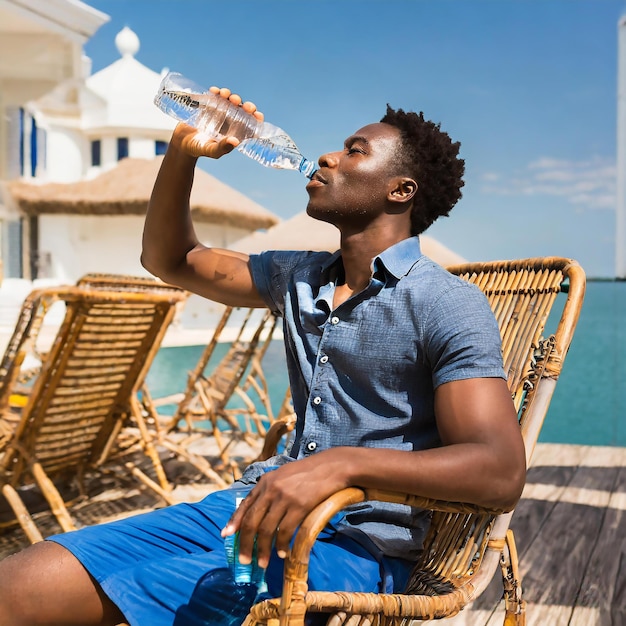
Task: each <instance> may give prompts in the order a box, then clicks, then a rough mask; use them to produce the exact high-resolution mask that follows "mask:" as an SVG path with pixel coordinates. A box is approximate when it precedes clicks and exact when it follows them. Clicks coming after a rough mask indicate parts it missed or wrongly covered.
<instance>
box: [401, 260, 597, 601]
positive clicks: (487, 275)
mask: <svg viewBox="0 0 626 626" xmlns="http://www.w3.org/2000/svg"><path fill="white" fill-rule="evenodd" d="M448 269H449V270H450V271H451V272H452V273H454V274H457V275H458V276H460V277H462V278H463V279H465V280H467V281H469V282H471V283H474V284H476V285H477V286H478V287H480V289H481V290H482V291H483V292H484V293H485V295H486V296H487V299H488V300H489V304H490V305H491V308H492V310H493V312H494V314H495V316H496V319H497V321H498V325H499V327H500V332H501V335H502V345H503V348H502V349H503V358H504V366H505V371H506V372H507V375H508V384H509V388H510V390H511V394H512V396H513V400H514V403H515V407H516V409H517V411H518V417H519V420H520V426H521V429H522V434H523V437H524V443H525V446H526V458H527V462H530V458H531V456H532V453H533V450H534V448H535V444H536V443H537V438H538V436H539V432H540V430H541V427H542V425H543V422H544V419H545V417H546V413H547V410H548V406H549V404H550V400H551V398H552V394H553V392H554V388H555V386H556V382H557V380H558V378H559V375H560V372H561V368H562V365H563V361H564V359H565V356H566V354H567V352H568V350H569V347H570V343H571V341H572V337H573V334H574V330H575V328H576V324H577V322H578V317H579V313H580V310H581V307H582V302H583V298H584V293H585V274H584V272H583V270H582V268H581V267H580V266H579V265H578V263H576V262H575V261H572V260H571V259H563V258H558V257H549V258H535V259H523V260H517V261H498V262H491V263H467V264H463V265H458V266H454V267H450V268H448ZM559 294H563V295H561V296H559ZM558 297H561V298H564V302H563V306H562V309H561V311H560V314H559V311H558V308H557V309H555V310H554V311H553V317H556V318H557V319H558V324H557V326H556V330H555V331H554V333H553V334H551V335H550V336H548V337H546V338H544V336H543V335H544V330H545V327H546V323H547V321H548V317H549V315H550V313H551V311H552V309H553V306H554V304H555V302H556V300H557V298H558ZM440 509H445V507H440ZM453 509H454V507H451V510H449V511H445V510H438V511H435V512H434V514H433V520H432V523H431V527H430V531H429V534H428V537H427V539H426V542H425V549H424V553H423V557H422V559H421V561H420V562H419V563H418V565H417V567H416V569H415V577H414V579H413V580H412V582H411V583H410V588H409V590H410V592H411V593H421V594H432V593H433V591H435V590H436V589H438V588H439V589H440V590H441V585H444V587H445V585H446V584H451V585H452V586H454V587H458V586H461V585H462V584H463V583H464V582H467V581H468V580H469V579H471V580H472V586H473V588H474V590H475V593H476V595H478V594H479V593H481V592H482V590H483V589H484V587H485V586H486V585H487V584H488V583H489V581H490V580H491V578H492V577H493V573H494V571H495V569H496V567H497V565H498V559H499V558H500V552H501V551H502V543H503V542H504V539H505V535H506V531H507V529H508V526H509V522H510V518H511V515H512V512H508V513H503V514H501V515H489V514H484V513H481V514H471V513H469V510H468V512H467V513H463V512H458V508H457V512H455V511H454V510H453ZM483 561H484V562H483ZM487 561H489V562H488V563H487ZM444 581H445V582H444Z"/></svg>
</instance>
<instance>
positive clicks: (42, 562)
mask: <svg viewBox="0 0 626 626" xmlns="http://www.w3.org/2000/svg"><path fill="white" fill-rule="evenodd" d="M109 616H112V617H111V621H110V623H112V624H117V623H119V622H120V621H121V619H118V620H117V621H115V618H116V617H121V614H120V613H119V611H117V608H116V607H115V606H114V605H113V604H112V603H111V602H110V601H109V600H108V598H106V596H105V595H104V594H103V593H102V590H101V589H100V588H99V587H98V586H97V585H96V584H95V582H94V581H93V580H92V579H91V577H90V575H89V574H88V572H87V571H86V570H85V569H84V568H83V566H82V565H81V564H80V562H79V561H78V560H77V559H76V558H75V557H74V556H73V555H72V554H71V553H70V552H69V551H68V550H66V549H65V548H63V547H62V546H60V545H59V544H57V543H53V542H48V541H43V542H40V543H37V544H34V545H32V546H29V547H28V548H26V549H25V550H23V551H22V552H18V553H17V554H14V555H12V556H10V557H7V558H6V559H4V560H3V561H0V624H3V625H4V624H11V626H30V625H31V624H45V623H50V624H61V623H67V624H105V623H109V622H108V621H106V620H107V619H108V618H109ZM45 620H48V622H46V621H45ZM64 620H66V621H64Z"/></svg>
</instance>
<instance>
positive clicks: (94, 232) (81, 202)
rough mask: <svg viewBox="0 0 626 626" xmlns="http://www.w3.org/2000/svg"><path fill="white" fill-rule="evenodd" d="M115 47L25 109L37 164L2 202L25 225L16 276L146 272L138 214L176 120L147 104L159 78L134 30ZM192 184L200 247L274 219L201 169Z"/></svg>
mask: <svg viewBox="0 0 626 626" xmlns="http://www.w3.org/2000/svg"><path fill="white" fill-rule="evenodd" d="M115 43H116V45H117V48H118V50H119V53H120V55H121V58H120V59H118V60H117V61H115V62H114V63H112V64H111V65H109V66H108V67H106V68H104V69H103V70H101V71H99V72H98V73H96V74H93V75H89V71H88V70H89V63H88V62H87V61H86V60H84V63H83V67H84V68H85V70H86V71H85V75H84V77H82V78H70V79H67V80H65V81H63V82H61V83H60V84H59V85H57V86H56V87H55V88H54V89H52V90H51V91H50V92H48V93H47V94H45V95H44V96H42V97H40V98H38V99H37V100H36V101H32V102H31V103H30V104H29V107H28V108H29V110H30V111H31V112H32V115H33V118H34V119H35V120H36V121H37V127H38V128H39V129H40V130H43V131H44V132H45V138H46V140H45V157H44V158H43V159H41V162H40V163H38V166H37V167H36V168H35V171H33V172H22V176H21V178H20V179H16V180H14V181H11V182H9V183H8V184H5V186H4V187H5V192H6V193H5V194H4V197H5V204H7V205H9V206H11V208H12V210H13V213H14V214H19V215H20V217H21V220H22V223H26V224H27V226H28V228H27V229H24V230H25V231H26V234H25V235H24V236H22V239H21V246H22V254H21V258H22V259H25V260H27V263H26V264H23V265H22V267H21V268H20V269H21V274H20V276H21V277H24V278H29V279H36V278H49V279H54V280H56V281H61V282H66V283H72V282H75V281H76V280H77V279H78V278H79V277H80V276H82V275H83V274H85V273H87V272H107V273H116V274H132V275H141V274H145V270H144V269H143V268H142V267H141V264H140V261H139V257H140V253H141V234H142V230H143V221H144V215H145V210H146V207H147V203H148V199H149V197H150V191H151V188H152V185H153V183H154V180H155V179H156V174H157V171H158V164H159V163H160V155H162V154H164V152H165V149H166V147H167V141H168V139H169V137H170V135H171V132H172V130H173V128H174V126H175V123H176V122H175V121H174V120H173V119H172V118H169V117H168V116H166V115H164V114H163V113H162V112H161V111H160V110H159V109H158V108H157V107H155V106H154V104H153V98H154V94H155V93H156V91H157V89H158V86H159V83H160V81H161V74H159V73H158V72H155V71H153V70H151V69H149V68H147V67H146V66H144V65H142V64H141V63H140V62H139V61H137V60H136V59H135V54H136V53H137V51H138V50H139V39H138V38H137V36H136V35H135V33H134V32H133V31H131V30H130V29H129V28H127V27H125V28H124V29H123V30H122V31H120V33H118V35H117V37H116V39H115ZM196 178H197V180H196V185H195V187H194V196H192V208H193V209H194V213H195V217H196V218H197V219H196V226H197V231H198V235H199V237H200V239H201V240H202V241H203V242H205V243H207V244H209V245H211V244H212V245H219V246H228V245H230V244H231V243H232V242H234V241H236V240H237V239H240V238H241V237H243V236H245V235H247V234H248V233H250V232H251V231H254V230H257V229H258V228H267V227H269V226H272V225H273V224H275V223H277V222H278V221H279V220H278V218H277V217H276V216H275V215H273V214H272V213H270V212H269V211H267V210H266V209H264V208H263V207H261V206H260V205H258V204H256V203H255V202H253V201H252V200H250V199H249V198H247V197H245V196H243V195H242V194H240V193H238V192H236V191H235V190H233V189H231V188H229V187H227V186H226V185H224V184H223V183H220V182H219V181H218V180H216V179H215V178H213V177H211V176H209V175H208V174H206V173H205V172H202V171H201V170H198V171H197V174H196ZM200 190H201V191H202V193H200ZM13 272H15V269H13ZM7 275H8V274H7Z"/></svg>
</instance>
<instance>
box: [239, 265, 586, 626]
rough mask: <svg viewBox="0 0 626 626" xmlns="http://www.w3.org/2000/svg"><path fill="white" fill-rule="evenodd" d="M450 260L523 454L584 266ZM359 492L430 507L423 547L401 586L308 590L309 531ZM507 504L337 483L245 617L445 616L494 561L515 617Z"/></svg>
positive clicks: (407, 620)
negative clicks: (494, 337) (472, 295)
mask: <svg viewBox="0 0 626 626" xmlns="http://www.w3.org/2000/svg"><path fill="white" fill-rule="evenodd" d="M449 269H450V271H451V272H453V273H454V274H457V275H459V276H461V277H462V278H464V279H465V280H468V281H470V282H472V283H475V284H476V285H478V286H479V287H480V288H481V289H482V290H483V291H484V293H485V294H486V296H487V298H488V299H489V302H490V304H491V307H492V309H493V311H494V313H495V315H496V318H497V320H498V323H499V326H500V331H501V334H502V339H503V354H504V364H505V370H506V371H507V372H508V384H509V388H510V390H511V394H512V397H513V399H514V402H515V406H516V408H517V411H518V416H519V420H520V426H521V430H522V434H523V437H524V441H525V444H526V456H527V462H529V461H530V458H531V455H532V453H533V450H534V447H535V443H536V442H537V437H538V436H539V432H540V430H541V427H542V424H543V421H544V418H545V416H546V412H547V410H548V406H549V404H550V400H551V398H552V394H553V392H554V389H555V386H556V383H557V381H558V378H559V375H560V373H561V368H562V366H563V362H564V360H565V357H566V355H567V352H568V349H569V346H570V342H571V341H572V337H573V334H574V330H575V328H576V324H577V321H578V316H579V313H580V309H581V306H582V302H583V297H584V291H585V275H584V272H583V270H582V269H581V267H580V266H579V265H578V264H577V263H576V262H575V261H572V260H570V259H562V258H538V259H527V260H519V261H502V262H491V263H468V264H464V265H459V266H455V267H452V268H449ZM562 292H563V295H559V294H561V293H562ZM557 302H558V304H559V305H560V306H557V307H555V310H554V311H553V314H552V316H553V319H555V320H556V321H557V322H558V323H556V325H555V327H556V329H555V330H554V332H553V333H550V334H548V335H547V336H545V337H544V329H545V326H546V321H547V319H548V315H549V314H550V312H551V309H553V306H554V305H555V303H557ZM365 500H382V501H388V502H397V503H405V504H410V505H412V506H415V507H419V508H423V509H432V510H433V517H432V523H431V526H430V529H429V532H428V534H427V537H426V540H425V543H424V550H423V553H422V556H421V558H420V559H419V561H417V562H416V563H415V567H414V570H413V573H412V576H411V579H410V581H409V583H408V586H407V589H406V591H405V592H404V593H403V594H375V593H346V592H344V591H342V590H336V591H328V592H321V591H308V589H307V568H308V562H309V553H310V550H311V547H312V545H313V543H314V542H315V538H316V537H317V535H318V533H319V532H320V531H321V529H322V528H323V527H324V526H325V524H326V522H327V521H328V520H329V519H330V518H331V517H332V516H333V515H334V514H335V513H337V512H338V511H340V510H341V509H343V508H344V507H346V506H348V505H350V504H355V503H359V502H363V501H365ZM512 514H513V512H512V511H508V512H506V511H499V510H489V509H483V508H481V507H479V506H476V505H474V504H467V503H462V502H440V501H435V500H431V499H426V498H422V497H419V496H413V495H410V494H406V493H392V492H385V491H381V490H376V489H358V488H349V489H345V490H343V491H340V492H338V493H336V494H334V495H333V496H331V497H330V498H329V499H328V500H327V501H326V502H324V503H322V504H320V505H319V507H317V508H316V509H315V510H314V511H313V512H312V513H311V514H310V515H309V516H308V517H307V518H306V520H305V521H304V522H303V524H302V525H301V527H300V528H299V530H298V532H297V534H296V538H295V543H294V546H293V549H292V551H291V554H290V556H289V558H288V559H287V560H286V562H285V575H284V586H283V593H282V597H281V598H275V599H271V600H266V601H264V602H260V603H258V604H257V605H255V606H254V607H253V608H252V610H251V612H250V614H249V616H248V618H247V619H246V621H245V622H244V624H245V625H246V626H252V625H260V624H273V625H274V624H280V626H286V625H289V626H296V625H297V626H302V625H303V624H304V618H305V615H306V614H307V612H314V613H324V614H327V615H328V618H329V621H328V624H329V626H330V625H332V626H337V625H339V624H349V625H351V626H352V625H357V624H358V625H362V626H364V625H372V626H373V625H376V626H392V625H400V624H403V625H404V624H406V625H408V624H412V623H413V621H412V620H429V619H439V618H444V617H449V616H453V615H455V614H456V613H458V612H459V611H460V610H462V609H463V608H464V607H465V606H467V604H468V603H469V602H471V601H472V600H474V599H475V598H477V597H478V596H479V595H480V594H481V593H482V592H483V591H484V590H485V588H486V587H487V585H488V583H489V582H490V580H491V579H492V578H493V576H494V574H495V572H496V570H497V569H498V568H500V569H501V572H502V577H503V584H504V600H505V602H504V604H505V615H504V616H503V618H501V619H503V621H504V624H505V626H524V625H525V623H526V621H525V603H524V600H523V597H522V587H521V580H520V576H519V569H518V561H517V552H516V549H515V541H514V538H513V533H512V531H511V530H510V529H509V522H510V519H511V516H512ZM417 623H420V622H417ZM490 623H491V622H490Z"/></svg>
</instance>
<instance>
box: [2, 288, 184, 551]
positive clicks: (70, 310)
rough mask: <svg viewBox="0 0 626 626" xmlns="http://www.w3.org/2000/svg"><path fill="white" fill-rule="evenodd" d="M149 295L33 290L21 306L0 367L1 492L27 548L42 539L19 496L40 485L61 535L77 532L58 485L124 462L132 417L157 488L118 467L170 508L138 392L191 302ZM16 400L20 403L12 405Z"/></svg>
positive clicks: (166, 291) (158, 292)
mask: <svg viewBox="0 0 626 626" xmlns="http://www.w3.org/2000/svg"><path fill="white" fill-rule="evenodd" d="M151 286H152V289H150V288H149V287H150V285H147V284H146V285H142V286H141V288H135V289H122V288H121V287H119V286H117V287H114V286H113V285H112V284H109V285H107V286H105V285H99V286H98V285H95V284H93V285H90V284H89V283H88V282H83V283H81V284H79V285H76V286H63V287H58V288H57V287H54V288H46V289H40V290H35V291H33V292H31V293H30V295H29V296H28V297H27V298H26V299H25V301H24V303H23V305H22V309H21V312H20V315H19V318H18V321H17V323H16V327H15V330H14V333H13V335H12V337H11V339H10V340H9V343H8V345H7V348H6V351H5V353H4V357H3V358H2V360H1V361H0V423H1V424H2V425H3V428H2V432H3V433H4V443H3V444H2V447H0V487H1V489H2V494H3V495H4V497H5V498H6V500H7V501H8V503H9V506H10V507H11V509H12V511H13V512H14V514H15V517H16V519H17V521H18V522H19V524H20V525H21V527H22V529H23V530H24V531H25V533H26V535H27V536H28V538H29V540H30V541H31V542H36V541H39V540H41V539H42V534H41V532H40V530H39V529H38V527H37V525H36V524H35V522H34V521H33V518H32V516H31V515H30V514H29V512H28V509H27V507H26V505H25V504H24V501H23V499H22V497H21V496H20V489H22V488H27V487H28V488H30V487H32V486H34V485H37V486H38V488H39V489H40V490H41V492H42V494H43V496H44V497H45V499H46V500H47V502H48V503H49V505H50V508H51V510H52V512H53V514H54V516H55V517H56V519H57V521H58V523H59V525H60V526H61V528H62V529H63V530H64V531H68V530H72V529H74V527H75V523H74V520H73V519H72V517H71V516H70V514H69V511H68V503H67V502H64V499H63V497H62V496H61V493H60V492H59V490H58V489H57V487H56V486H55V484H54V483H53V480H55V479H57V478H59V479H61V478H62V477H65V476H69V477H77V478H79V479H80V478H81V477H82V476H83V473H85V472H89V471H90V470H93V469H96V468H100V469H104V467H105V462H107V461H108V460H109V459H110V458H111V457H112V455H113V454H115V453H120V454H121V451H120V450H118V446H117V443H118V435H119V433H120V431H121V430H122V428H123V427H124V425H125V424H126V423H127V421H128V420H129V419H130V417H131V416H134V417H135V418H138V423H139V427H140V428H141V445H142V448H143V452H144V453H145V454H146V455H147V456H148V457H149V459H150V461H151V467H152V469H153V472H152V473H153V475H156V477H157V480H156V481H155V480H153V479H152V478H150V477H149V476H148V475H147V474H146V473H145V472H143V471H142V470H141V469H140V468H139V467H137V466H136V464H132V463H131V461H130V457H126V458H127V462H128V463H130V465H128V466H127V465H125V464H123V465H122V467H123V468H125V470H130V471H131V472H132V473H133V474H134V475H135V476H136V477H137V478H139V479H140V480H142V482H143V483H145V484H146V485H148V486H149V487H151V488H152V489H153V490H154V491H155V492H156V493H158V494H159V495H160V496H161V497H163V498H164V499H165V501H166V502H172V501H173V500H172V499H171V498H170V496H169V484H168V482H167V478H166V476H165V473H164V471H163V467H162V465H161V462H160V459H159V456H158V453H157V451H156V448H155V445H154V441H153V438H152V437H151V434H150V432H149V431H148V429H147V428H146V426H145V424H144V423H143V421H142V420H141V410H140V406H139V399H138V392H139V390H140V388H141V386H142V384H143V382H144V379H145V376H146V373H147V371H148V368H149V367H150V364H151V363H152V360H153V358H154V356H155V354H156V351H157V350H158V348H159V345H160V343H161V340H162V338H163V335H164V334H165V331H166V329H167V326H168V325H169V323H170V322H171V320H172V317H173V315H174V313H175V309H176V307H177V305H178V304H179V303H181V302H183V301H184V298H185V297H186V293H185V292H184V291H183V290H180V289H174V288H162V287H161V286H159V285H157V284H156V283H154V282H153V283H152V284H151ZM57 303H61V304H62V305H64V317H63V319H62V322H61V323H60V326H59V327H58V329H57V330H56V334H55V335H54V338H53V341H52V342H51V346H50V347H49V349H48V347H47V346H46V349H45V351H44V350H41V349H40V348H39V345H38V343H39V342H38V340H39V339H40V330H41V328H42V325H43V322H44V318H45V315H46V312H48V311H49V310H50V309H51V308H52V307H53V306H54V305H56V304H57ZM31 353H35V354H37V355H38V357H39V358H40V361H41V365H40V367H38V368H36V370H35V371H34V372H31V377H32V378H31V380H30V386H29V388H28V389H27V390H26V391H25V390H24V389H23V388H20V387H19V382H20V369H21V366H22V364H23V362H24V359H25V358H26V356H27V355H29V354H31ZM16 389H17V391H18V393H15V392H16ZM16 397H18V398H19V397H21V398H22V399H23V401H21V402H15V401H14V400H15V398H16ZM125 473H126V474H127V473H128V471H125ZM79 487H80V485H79Z"/></svg>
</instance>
